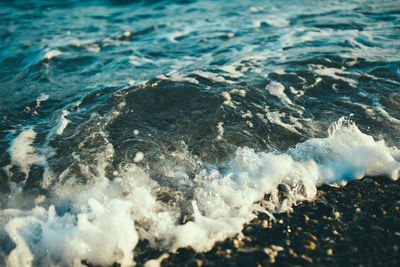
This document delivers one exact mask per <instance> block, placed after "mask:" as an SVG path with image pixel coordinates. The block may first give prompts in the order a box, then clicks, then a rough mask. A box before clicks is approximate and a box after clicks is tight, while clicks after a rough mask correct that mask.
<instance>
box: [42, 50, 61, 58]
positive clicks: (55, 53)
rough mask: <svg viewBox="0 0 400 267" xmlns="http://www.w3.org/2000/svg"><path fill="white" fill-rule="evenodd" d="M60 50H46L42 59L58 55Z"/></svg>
mask: <svg viewBox="0 0 400 267" xmlns="http://www.w3.org/2000/svg"><path fill="white" fill-rule="evenodd" d="M61 54H62V52H61V51H60V50H57V49H54V50H50V51H49V52H47V53H46V54H45V55H44V56H43V59H47V60H49V59H52V58H53V57H58V56H59V55H61Z"/></svg>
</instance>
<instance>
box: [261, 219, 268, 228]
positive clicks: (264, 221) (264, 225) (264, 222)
mask: <svg viewBox="0 0 400 267" xmlns="http://www.w3.org/2000/svg"><path fill="white" fill-rule="evenodd" d="M261 226H262V228H268V220H263V221H262V224H261Z"/></svg>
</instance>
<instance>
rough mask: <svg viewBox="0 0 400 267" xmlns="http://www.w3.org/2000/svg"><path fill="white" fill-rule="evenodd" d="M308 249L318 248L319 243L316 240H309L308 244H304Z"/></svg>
mask: <svg viewBox="0 0 400 267" xmlns="http://www.w3.org/2000/svg"><path fill="white" fill-rule="evenodd" d="M304 247H305V248H307V249H311V250H315V249H316V248H317V245H315V243H314V242H312V241H308V244H307V245H305V246H304Z"/></svg>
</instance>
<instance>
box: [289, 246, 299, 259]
mask: <svg viewBox="0 0 400 267" xmlns="http://www.w3.org/2000/svg"><path fill="white" fill-rule="evenodd" d="M289 254H290V255H291V256H292V257H293V258H297V257H298V255H297V253H296V252H294V251H293V249H291V248H290V249H289Z"/></svg>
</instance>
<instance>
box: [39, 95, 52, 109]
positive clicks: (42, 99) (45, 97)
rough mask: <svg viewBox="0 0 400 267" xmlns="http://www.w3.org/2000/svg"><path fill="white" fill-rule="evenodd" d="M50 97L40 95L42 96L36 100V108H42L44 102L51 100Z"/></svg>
mask: <svg viewBox="0 0 400 267" xmlns="http://www.w3.org/2000/svg"><path fill="white" fill-rule="evenodd" d="M49 97H50V96H49V95H46V94H43V93H42V94H40V96H39V97H38V98H37V99H36V108H38V107H40V103H42V102H43V101H46V100H47V99H49Z"/></svg>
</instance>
